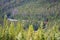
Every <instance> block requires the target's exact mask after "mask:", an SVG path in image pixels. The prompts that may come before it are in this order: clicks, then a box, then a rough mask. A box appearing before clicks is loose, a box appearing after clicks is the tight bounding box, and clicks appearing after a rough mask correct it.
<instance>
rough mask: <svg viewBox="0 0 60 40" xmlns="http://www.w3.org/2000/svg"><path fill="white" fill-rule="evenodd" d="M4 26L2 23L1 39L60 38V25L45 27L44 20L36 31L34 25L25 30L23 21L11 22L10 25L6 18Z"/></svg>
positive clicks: (34, 39)
mask: <svg viewBox="0 0 60 40" xmlns="http://www.w3.org/2000/svg"><path fill="white" fill-rule="evenodd" d="M4 22H5V23H4V26H3V27H2V26H1V25H0V40H60V31H59V30H58V28H59V25H58V24H57V23H56V22H55V24H54V25H53V26H52V27H51V28H50V27H49V26H50V25H48V27H49V28H50V29H49V28H47V30H45V29H43V28H42V27H43V26H42V25H43V22H42V21H41V24H40V27H39V28H38V30H37V31H34V29H33V25H29V29H28V30H25V29H24V28H23V24H22V23H21V22H17V23H16V25H15V24H14V22H11V23H10V24H9V25H8V23H9V22H8V21H7V20H6V18H5V19H4Z"/></svg>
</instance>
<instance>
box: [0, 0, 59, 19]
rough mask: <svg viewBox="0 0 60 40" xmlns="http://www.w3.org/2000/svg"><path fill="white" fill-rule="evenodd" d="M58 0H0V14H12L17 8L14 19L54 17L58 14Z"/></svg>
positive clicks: (57, 16)
mask: <svg viewBox="0 0 60 40" xmlns="http://www.w3.org/2000/svg"><path fill="white" fill-rule="evenodd" d="M59 7H60V0H1V1H0V14H1V17H2V16H4V15H5V14H8V13H10V14H13V10H14V9H17V10H18V12H17V15H15V16H14V18H16V19H25V20H27V19H34V20H35V19H37V20H40V19H41V18H43V19H44V18H46V17H47V18H49V19H55V18H58V19H59V16H60V8H59Z"/></svg>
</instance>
